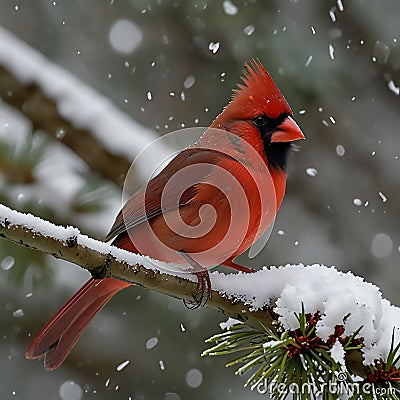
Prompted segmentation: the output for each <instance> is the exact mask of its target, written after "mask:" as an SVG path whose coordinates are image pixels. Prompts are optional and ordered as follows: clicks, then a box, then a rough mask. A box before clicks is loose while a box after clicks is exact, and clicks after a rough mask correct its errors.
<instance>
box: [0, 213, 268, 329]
mask: <svg viewBox="0 0 400 400" xmlns="http://www.w3.org/2000/svg"><path fill="white" fill-rule="evenodd" d="M0 237H2V238H5V239H8V240H11V241H13V242H15V243H18V244H20V245H22V246H25V247H29V248H31V249H35V250H38V251H41V252H43V253H47V254H50V255H52V256H54V257H56V258H60V259H63V260H66V261H70V262H72V263H74V264H77V265H79V266H81V267H82V268H85V269H87V270H88V271H89V272H91V273H92V274H93V275H94V276H96V277H101V278H106V277H112V278H116V279H121V280H124V281H127V282H130V283H132V284H136V285H139V286H142V287H144V288H147V289H152V290H155V291H157V292H160V293H163V294H166V295H168V296H172V297H175V298H177V299H181V300H185V301H188V302H190V301H193V295H194V294H195V293H196V290H197V284H196V282H195V278H194V277H193V276H192V275H189V274H183V273H180V274H179V273H177V274H174V275H173V274H171V271H170V270H168V271H167V269H166V268H163V266H162V264H160V262H156V261H153V260H151V259H150V258H148V257H145V256H141V255H137V254H132V253H129V252H127V251H125V250H122V249H119V248H116V247H114V246H111V245H109V244H106V243H103V242H99V241H97V240H94V239H91V238H89V237H87V236H84V235H81V234H80V233H79V230H78V229H77V228H73V227H67V228H64V227H61V226H57V225H53V224H51V223H50V222H48V221H44V220H42V219H40V218H38V217H34V216H32V215H29V214H22V213H19V212H16V211H14V210H11V209H9V208H8V207H5V206H3V205H0ZM167 265H168V264H165V267H166V266H167ZM221 275H223V274H221ZM206 306H207V307H208V308H211V309H213V310H218V311H221V312H222V313H224V314H225V315H226V316H227V317H232V318H235V319H237V320H240V321H243V322H245V323H246V324H249V325H250V326H252V327H254V328H256V329H261V328H262V326H270V327H272V321H273V316H272V314H271V312H270V311H271V310H270V309H269V308H266V309H259V310H252V309H251V306H250V305H249V304H247V305H246V304H244V302H242V301H232V300H230V299H228V298H227V297H226V296H224V295H223V294H220V293H218V292H217V291H213V292H212V296H211V298H210V299H209V300H208V302H207V304H206Z"/></svg>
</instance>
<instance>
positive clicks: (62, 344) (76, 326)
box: [25, 278, 130, 371]
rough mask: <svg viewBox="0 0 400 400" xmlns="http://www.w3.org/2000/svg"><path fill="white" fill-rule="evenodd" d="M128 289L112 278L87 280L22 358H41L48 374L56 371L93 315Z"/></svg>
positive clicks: (123, 283)
mask: <svg viewBox="0 0 400 400" xmlns="http://www.w3.org/2000/svg"><path fill="white" fill-rule="evenodd" d="M129 285H130V284H129V283H126V282H123V281H120V280H117V279H113V278H105V279H93V278H90V279H89V280H88V281H87V282H86V283H85V285H83V286H82V287H81V289H80V290H79V291H78V292H77V293H76V294H75V295H74V296H73V297H72V298H71V299H70V300H69V301H68V302H67V303H66V304H65V305H64V307H62V308H61V310H60V311H58V312H57V314H56V315H54V317H53V318H52V319H51V320H50V321H49V322H48V323H47V324H46V325H45V326H44V328H43V329H42V330H41V331H40V332H39V334H38V335H37V336H36V338H35V339H34V340H33V341H32V343H31V344H30V345H29V347H28V349H27V351H26V353H25V357H26V358H27V359H31V358H41V357H44V367H45V369H46V370H48V371H50V370H53V369H56V368H57V367H59V366H60V365H61V364H62V362H63V361H64V360H65V358H66V357H67V356H68V354H69V353H70V351H71V350H72V348H73V347H74V345H75V343H76V342H77V341H78V339H79V338H80V337H81V335H82V334H83V332H84V331H85V329H86V328H87V326H88V325H89V324H90V322H91V321H92V319H93V318H94V317H95V316H96V314H97V313H98V312H99V311H100V310H101V309H102V308H103V307H104V306H105V305H106V304H107V302H108V301H109V300H110V299H111V298H112V297H113V296H114V295H115V294H116V293H118V292H119V291H120V290H122V289H124V288H126V287H127V286H129Z"/></svg>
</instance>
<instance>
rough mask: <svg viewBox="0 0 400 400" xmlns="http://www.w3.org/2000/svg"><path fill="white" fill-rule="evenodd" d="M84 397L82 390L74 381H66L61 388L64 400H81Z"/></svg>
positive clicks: (61, 395)
mask: <svg viewBox="0 0 400 400" xmlns="http://www.w3.org/2000/svg"><path fill="white" fill-rule="evenodd" d="M82 396H83V390H82V388H81V387H80V385H79V384H77V383H76V382H74V381H65V382H64V383H63V384H62V385H61V386H60V397H61V399H62V400H80V399H81V398H82Z"/></svg>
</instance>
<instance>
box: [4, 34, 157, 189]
mask: <svg viewBox="0 0 400 400" xmlns="http://www.w3.org/2000/svg"><path fill="white" fill-rule="evenodd" d="M0 98H1V99H2V100H3V101H5V102H6V103H8V104H10V105H11V106H13V107H14V108H16V109H18V110H19V111H20V112H21V113H22V114H24V115H25V116H26V117H27V118H28V119H29V120H30V121H31V123H32V125H33V128H34V129H40V130H42V131H44V132H46V133H47V134H48V135H50V136H53V137H54V138H56V139H57V140H59V141H60V142H62V143H64V144H65V145H66V146H68V147H69V148H70V149H72V150H73V151H74V152H75V153H76V154H77V155H78V156H80V157H81V158H82V159H83V160H84V161H85V162H86V163H87V164H88V166H89V167H90V168H91V169H92V170H93V171H96V172H98V173H100V174H101V175H102V176H104V177H105V178H107V179H109V180H110V181H112V182H114V183H116V184H117V185H119V186H122V185H123V181H124V177H125V175H126V172H127V171H128V169H129V167H130V165H131V162H132V160H133V159H134V158H135V157H136V156H137V155H138V153H139V152H140V151H141V150H142V149H143V148H145V147H146V146H147V145H148V144H149V143H151V142H153V141H154V140H155V139H157V137H158V136H157V134H155V133H154V132H152V131H151V130H149V129H147V128H145V127H143V126H141V125H140V124H138V123H137V122H135V121H134V120H132V119H131V118H129V117H128V116H127V115H126V114H124V113H123V112H122V111H120V110H119V109H117V108H116V107H115V106H114V105H113V104H112V103H111V102H110V100H108V99H107V98H105V97H104V96H102V95H101V94H99V93H97V92H96V91H95V90H93V89H92V88H90V87H88V86H87V85H85V83H84V82H82V81H80V80H79V79H77V78H76V77H74V76H72V75H71V74H69V73H68V72H67V71H65V70H63V69H62V68H60V67H58V66H57V65H55V64H53V63H51V62H50V61H49V60H47V59H46V58H45V57H44V56H43V55H42V54H41V53H39V52H38V51H37V50H35V49H33V48H32V47H30V46H28V45H27V44H26V43H24V42H22V41H21V40H20V39H18V38H17V37H15V36H14V35H12V34H11V33H9V32H8V31H6V30H5V29H3V28H1V27H0ZM163 150H164V149H163V148H161V149H159V151H160V152H162V151H163ZM135 167H136V168H138V169H139V170H138V171H136V172H137V173H138V176H139V177H141V178H142V177H143V176H144V177H147V171H146V172H143V171H142V170H141V168H142V167H144V166H142V165H135Z"/></svg>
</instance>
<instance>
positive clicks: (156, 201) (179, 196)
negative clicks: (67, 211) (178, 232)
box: [106, 148, 229, 240]
mask: <svg viewBox="0 0 400 400" xmlns="http://www.w3.org/2000/svg"><path fill="white" fill-rule="evenodd" d="M223 158H229V157H228V156H226V155H224V154H223V153H220V152H218V151H216V150H211V149H199V148H188V149H185V150H183V151H182V152H181V153H179V154H178V155H177V156H176V157H175V158H174V159H173V160H172V161H171V162H170V163H169V164H168V165H167V166H166V167H165V168H164V169H163V170H162V171H161V172H160V173H159V174H158V175H157V176H155V177H154V178H152V179H151V180H150V181H149V182H148V184H147V185H145V186H144V187H142V188H140V189H139V190H138V191H137V192H136V193H135V194H134V195H133V196H132V197H131V198H130V199H129V200H128V201H127V202H126V204H125V205H124V207H123V208H122V210H121V211H120V212H119V213H118V215H117V217H116V219H115V222H114V224H113V226H112V227H111V229H110V232H109V233H108V234H107V236H106V240H110V239H112V238H113V237H116V236H119V235H121V234H123V233H125V232H126V231H127V230H128V229H131V228H133V227H135V226H137V225H139V224H140V223H142V222H144V221H146V220H147V221H149V220H151V219H152V218H154V217H156V216H159V215H161V214H163V213H164V214H165V213H168V211H175V210H176V209H177V208H178V207H181V206H184V205H185V204H189V203H190V202H191V201H192V200H193V198H194V197H195V196H196V194H197V192H198V189H199V187H200V185H201V182H205V181H206V180H207V177H208V175H209V174H210V172H211V171H212V168H213V167H214V166H215V164H217V163H218V161H220V160H221V159H223ZM199 164H201V168H199V167H198V165H199ZM191 167H193V168H191ZM185 168H190V169H188V170H186V171H185ZM171 179H176V182H175V181H171ZM175 183H176V184H175ZM185 187H186V188H187V189H186V190H184V191H183V192H182V188H185Z"/></svg>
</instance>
